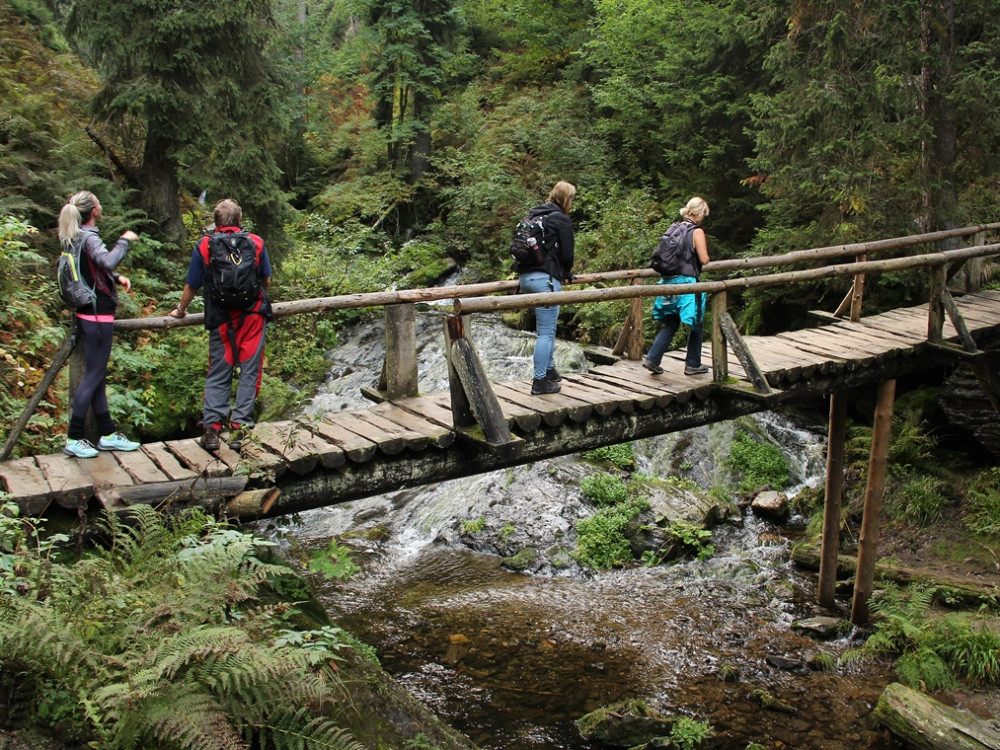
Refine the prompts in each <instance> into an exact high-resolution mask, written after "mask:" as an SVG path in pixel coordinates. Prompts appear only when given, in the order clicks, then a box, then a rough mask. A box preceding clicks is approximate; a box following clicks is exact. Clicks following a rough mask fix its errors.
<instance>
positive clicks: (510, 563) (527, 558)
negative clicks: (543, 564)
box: [503, 547, 539, 571]
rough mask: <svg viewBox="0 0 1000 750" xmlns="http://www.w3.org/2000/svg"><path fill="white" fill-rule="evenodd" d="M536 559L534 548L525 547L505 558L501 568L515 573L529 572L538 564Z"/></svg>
mask: <svg viewBox="0 0 1000 750" xmlns="http://www.w3.org/2000/svg"><path fill="white" fill-rule="evenodd" d="M538 557H539V555H538V550H536V549H535V548H534V547H525V548H524V549H522V550H521V551H520V552H517V553H516V554H513V555H508V556H507V557H505V558H504V559H503V566H504V567H505V568H509V569H510V570H516V571H525V570H531V569H533V568H534V567H535V566H536V565H537V564H538Z"/></svg>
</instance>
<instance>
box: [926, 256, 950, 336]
mask: <svg viewBox="0 0 1000 750" xmlns="http://www.w3.org/2000/svg"><path fill="white" fill-rule="evenodd" d="M930 276H931V279H930V304H929V305H928V308H927V340H928V341H929V342H931V343H932V344H940V343H941V341H942V340H943V336H944V301H943V300H942V299H941V295H942V293H943V292H944V288H945V281H946V280H947V269H946V268H945V267H944V266H943V265H936V266H931V269H930Z"/></svg>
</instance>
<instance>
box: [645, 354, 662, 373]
mask: <svg viewBox="0 0 1000 750" xmlns="http://www.w3.org/2000/svg"><path fill="white" fill-rule="evenodd" d="M642 366H643V367H645V368H646V369H647V370H649V371H650V372H651V373H653V374H654V375H662V374H663V368H662V367H660V366H659V365H654V364H653V363H652V362H651V361H650V360H649V359H647V358H646V357H643V358H642Z"/></svg>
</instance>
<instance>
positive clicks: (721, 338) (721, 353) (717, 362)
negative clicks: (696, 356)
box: [712, 292, 729, 383]
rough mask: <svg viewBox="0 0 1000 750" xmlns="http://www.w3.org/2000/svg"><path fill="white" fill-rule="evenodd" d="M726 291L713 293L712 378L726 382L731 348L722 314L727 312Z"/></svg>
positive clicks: (717, 381) (719, 381) (718, 381)
mask: <svg viewBox="0 0 1000 750" xmlns="http://www.w3.org/2000/svg"><path fill="white" fill-rule="evenodd" d="M726 304H727V300H726V293H725V292H716V293H715V294H713V295H712V380H714V381H715V382H716V383H724V382H725V381H726V378H728V377H729V350H728V349H727V348H726V334H725V333H723V331H722V316H723V315H725V314H727V313H726Z"/></svg>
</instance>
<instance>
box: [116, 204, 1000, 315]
mask: <svg viewBox="0 0 1000 750" xmlns="http://www.w3.org/2000/svg"><path fill="white" fill-rule="evenodd" d="M994 229H1000V222H997V223H993V224H979V225H976V226H970V227H962V228H959V229H949V230H945V231H940V232H929V233H926V234H915V235H911V236H909V237H894V238H890V239H886V240H874V241H872V242H860V243H854V244H848V245H833V246H830V247H821V248H812V249H808V250H793V251H792V252H789V253H785V254H783V255H767V256H760V257H756V258H732V259H729V260H717V261H712V262H710V263H706V264H705V267H704V268H703V269H702V270H703V272H704V273H706V274H712V273H721V272H725V271H744V270H748V269H753V268H763V267H768V266H778V267H780V266H785V265H794V264H797V263H807V262H816V261H825V260H829V259H831V258H838V257H845V256H851V255H854V256H856V255H859V254H865V253H873V252H879V251H885V250H896V249H900V248H904V247H912V246H914V245H921V244H925V243H928V242H936V241H939V240H943V239H949V238H952V237H968V236H969V235H975V234H977V233H981V232H985V231H987V230H994ZM987 254H989V253H987ZM975 257H978V256H975ZM852 268H854V269H855V271H859V269H858V268H857V267H856V265H855V266H852ZM859 272H860V271H859ZM658 275H659V274H657V272H656V271H654V270H653V269H652V268H639V269H624V270H618V271H603V272H600V273H589V274H580V275H578V276H575V277H574V278H573V281H572V282H571V283H572V284H573V285H575V286H579V285H583V284H602V283H607V282H614V281H632V280H633V279H645V278H655V277H658ZM838 275H839V274H838ZM819 278H826V277H819ZM779 283H784V282H779ZM661 287H662V285H661ZM517 288H518V281H517V279H506V280H502V281H490V282H482V283H478V284H461V285H453V286H442V287H429V288H423V289H396V290H387V291H381V292H359V293H357V294H341V295H337V296H333V297H315V298H311V299H304V300H295V301H291V302H275V303H274V304H273V305H272V307H273V312H274V317H275V318H284V317H288V316H290V315H299V314H304V313H315V312H323V311H326V310H348V309H356V308H361V307H384V306H388V305H395V304H405V303H419V302H437V301H442V300H449V299H453V300H457V299H462V298H465V297H477V296H482V295H487V294H495V293H498V292H516V291H517ZM639 288H641V287H639ZM730 288H734V287H730ZM569 293H572V292H569V291H564V292H559V294H569ZM528 296H530V295H518V297H519V298H522V299H523V298H525V297H528ZM641 296H646V295H641ZM559 299H560V300H562V301H564V302H567V303H568V302H570V300H568V299H566V298H565V297H560V298H559ZM532 306H534V305H523V306H522V307H532ZM505 309H514V308H505ZM204 319H205V318H204V315H203V314H202V313H191V314H189V315H187V316H186V317H184V318H180V319H178V318H172V317H170V316H169V315H162V316H154V317H149V318H122V319H120V320H116V321H115V328H116V329H118V330H122V331H127V330H148V329H159V328H181V327H185V326H196V325H202V324H203V323H204Z"/></svg>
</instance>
